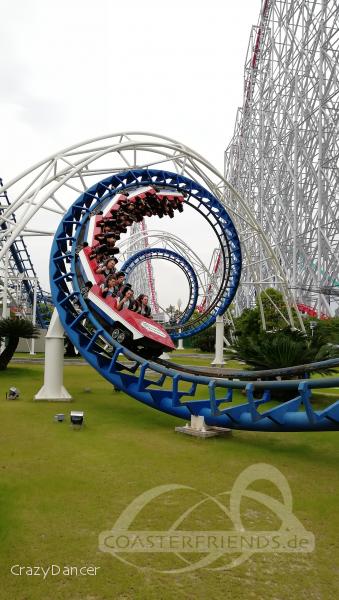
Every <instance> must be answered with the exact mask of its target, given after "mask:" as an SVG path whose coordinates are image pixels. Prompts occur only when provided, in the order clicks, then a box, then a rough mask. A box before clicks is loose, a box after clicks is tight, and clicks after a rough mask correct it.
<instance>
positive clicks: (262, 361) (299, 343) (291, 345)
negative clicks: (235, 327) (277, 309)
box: [235, 329, 339, 372]
mask: <svg viewBox="0 0 339 600" xmlns="http://www.w3.org/2000/svg"><path fill="white" fill-rule="evenodd" d="M235 350H236V355H237V358H240V359H241V360H244V361H245V362H246V363H247V364H248V365H251V366H253V367H254V368H255V369H279V368H283V367H293V366H297V365H305V364H309V363H313V362H318V361H322V360H327V359H330V358H338V357H339V348H338V347H335V346H333V345H331V344H327V343H326V340H325V339H323V337H322V336H321V334H315V335H314V337H307V336H306V335H305V334H303V333H301V332H299V331H291V330H289V329H286V330H282V331H278V332H275V333H273V332H265V331H263V332H261V333H259V334H258V333H256V334H253V335H247V336H246V337H245V336H240V337H239V338H238V341H237V342H236V344H235ZM319 372H321V371H320V370H319Z"/></svg>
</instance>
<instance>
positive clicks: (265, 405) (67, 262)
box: [0, 132, 339, 431]
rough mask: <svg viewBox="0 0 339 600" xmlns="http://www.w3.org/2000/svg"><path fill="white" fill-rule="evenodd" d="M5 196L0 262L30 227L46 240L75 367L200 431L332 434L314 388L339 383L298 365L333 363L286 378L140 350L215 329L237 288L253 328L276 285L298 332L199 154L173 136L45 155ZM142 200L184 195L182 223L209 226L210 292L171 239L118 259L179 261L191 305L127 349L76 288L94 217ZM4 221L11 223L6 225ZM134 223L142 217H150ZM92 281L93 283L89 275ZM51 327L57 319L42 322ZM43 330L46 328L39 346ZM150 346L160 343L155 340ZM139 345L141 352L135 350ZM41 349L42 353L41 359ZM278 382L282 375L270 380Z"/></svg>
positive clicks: (249, 219) (266, 247) (332, 422)
mask: <svg viewBox="0 0 339 600" xmlns="http://www.w3.org/2000/svg"><path fill="white" fill-rule="evenodd" d="M8 190H11V199H12V201H11V204H10V205H9V206H8V208H5V209H4V210H3V212H2V214H1V215H0V221H1V222H4V223H5V224H6V229H3V230H2V231H0V244H1V246H0V260H2V259H3V257H4V256H5V255H6V253H8V251H9V249H10V248H11V246H12V245H13V243H14V242H15V240H16V239H17V238H18V237H19V236H21V235H24V234H25V232H31V231H37V230H38V231H39V234H40V237H39V240H41V244H43V242H44V240H48V239H50V237H49V238H48V236H51V235H52V234H53V242H52V248H51V259H50V283H51V293H52V298H53V302H54V304H55V307H56V309H57V313H58V318H59V323H61V325H62V327H61V325H60V326H59V325H57V329H58V331H57V334H58V337H59V338H60V339H58V342H60V344H59V345H58V347H59V348H60V351H61V352H62V348H63V341H62V328H63V330H64V331H65V333H66V334H67V336H68V337H69V338H70V340H71V341H72V343H73V344H74V345H75V346H76V347H77V349H78V350H79V352H80V353H81V354H82V356H83V357H84V358H85V360H86V361H87V362H88V363H89V364H91V365H92V366H93V367H94V368H95V369H97V371H98V372H99V373H100V374H101V375H102V376H103V377H105V378H106V379H107V380H108V381H109V382H110V383H111V384H113V385H114V386H115V387H116V388H118V389H119V390H121V391H123V392H125V393H126V394H128V395H129V396H131V397H133V398H134V399H136V400H138V401H140V402H143V403H144V404H146V405H148V406H149V407H151V408H154V409H157V410H160V411H163V412H165V413H168V414H170V415H173V416H175V417H179V418H182V419H185V420H189V419H190V417H191V416H192V415H193V416H200V417H204V419H205V422H206V424H207V425H211V426H221V427H229V428H232V429H246V430H257V431H312V430H314V431H316V430H338V429H339V400H336V401H334V402H333V403H331V404H329V405H328V406H326V408H323V409H320V410H317V409H315V405H314V399H313V398H312V390H314V389H326V388H334V393H335V394H336V391H337V390H336V388H337V387H339V378H332V377H331V378H322V379H309V378H307V379H306V378H305V379H304V378H302V376H303V375H304V374H305V373H307V371H308V370H311V369H312V368H322V367H334V366H336V365H337V364H338V363H337V362H336V361H332V362H326V363H325V364H321V365H313V366H310V365H306V366H305V367H303V368H302V367H300V368H299V369H291V370H288V372H285V373H283V371H279V372H273V371H271V372H259V373H256V372H249V371H245V372H241V371H223V370H221V369H215V370H212V369H207V368H204V369H203V370H201V369H200V370H199V371H197V370H196V369H195V368H190V367H186V366H182V365H176V364H175V363H174V362H172V361H171V362H169V361H166V360H164V359H162V358H161V357H159V352H158V350H160V348H159V347H158V348H157V349H156V350H157V351H156V352H155V351H154V345H153V347H152V344H150V346H149V347H148V346H147V345H148V341H149V340H150V339H151V338H152V335H150V333H151V332H152V334H154V335H155V336H157V335H159V336H160V338H161V340H162V341H163V340H165V337H164V336H166V341H168V343H167V344H166V345H167V349H169V350H170V346H171V347H173V346H174V344H173V340H175V339H180V338H188V337H189V336H191V335H193V334H195V333H198V332H200V331H203V330H204V329H206V328H207V327H210V326H211V325H213V323H215V322H216V323H217V324H218V320H219V319H220V318H222V315H224V314H225V311H226V310H227V308H228V307H229V306H230V304H231V303H232V301H233V300H234V298H235V297H236V291H237V288H238V286H239V284H240V282H241V284H242V285H251V286H252V287H253V289H255V290H256V293H257V298H258V302H259V308H260V314H261V317H262V323H263V325H264V324H265V320H264V319H265V315H264V313H263V307H262V306H260V292H261V291H263V290H265V288H266V287H267V285H268V284H269V283H270V282H274V285H275V287H276V289H278V290H279V291H280V292H281V294H282V297H283V299H284V303H285V308H286V319H287V322H288V324H289V325H290V326H291V327H296V328H298V329H301V330H303V327H304V324H303V321H302V319H301V316H300V314H299V313H298V310H297V306H296V303H295V299H294V296H293V294H292V293H291V291H290V284H289V280H288V278H287V276H286V272H285V270H284V268H283V266H282V264H281V261H280V260H279V257H278V256H277V255H276V253H275V252H274V250H273V249H272V245H271V244H270V242H269V240H268V238H267V236H266V234H265V233H264V231H263V229H262V228H261V226H260V224H258V222H257V220H256V219H255V217H254V216H253V211H252V210H251V208H250V207H249V206H248V203H247V202H246V201H245V200H244V199H243V198H242V197H241V195H240V194H239V193H238V191H237V190H236V189H235V187H233V186H232V185H231V184H230V183H229V182H228V181H227V180H226V179H225V177H224V176H223V175H221V174H220V172H219V171H218V170H217V169H216V168H215V167H214V166H213V165H212V164H210V163H209V162H208V161H207V160H206V159H205V158H204V157H202V156H201V155H200V154H198V153H197V152H195V151H194V150H192V149H191V148H189V147H187V146H185V145H183V144H181V143H180V142H177V141H176V140H173V139H171V138H166V137H162V136H158V135H154V134H149V133H144V132H125V133H118V134H113V135H107V136H104V137H101V138H95V139H92V140H88V141H85V142H82V143H81V144H77V145H74V146H71V147H69V148H66V149H64V150H62V151H59V152H57V153H56V154H54V155H52V156H49V157H48V158H47V159H45V160H42V161H41V162H39V163H37V164H35V165H33V167H31V168H30V169H28V170H26V171H25V172H24V173H23V174H21V175H19V176H18V177H16V178H14V179H13V180H12V181H9V182H7V183H6V184H5V185H4V186H3V187H2V188H0V193H4V192H7V191H8ZM147 193H151V194H155V195H159V196H160V197H166V198H167V199H168V200H169V201H170V198H171V197H178V196H180V197H182V203H183V207H184V213H186V210H187V215H186V217H185V218H186V219H187V217H189V215H190V214H191V215H192V214H193V212H194V214H195V215H196V217H197V219H202V220H203V221H204V223H205V226H206V224H208V225H207V226H208V227H209V228H210V229H211V230H212V231H213V236H214V239H217V241H218V249H217V254H218V257H219V258H218V277H217V278H216V282H214V285H213V286H212V288H211V289H209V288H208V285H207V287H206V285H205V288H204V289H203V290H202V289H201V277H200V274H199V273H198V272H197V270H198V269H199V268H200V267H199V265H198V267H197V264H198V263H197V264H193V263H194V261H195V257H194V253H193V255H192V256H193V259H192V260H189V261H187V260H186V259H187V257H184V256H183V255H182V253H181V251H180V244H179V243H178V242H177V240H176V245H175V246H174V245H173V247H172V248H171V249H170V251H169V252H167V251H166V249H164V248H161V247H160V246H159V244H158V243H157V244H156V245H155V246H151V247H150V248H147V249H144V250H142V251H141V252H139V253H138V252H136V253H135V254H133V255H132V256H127V255H126V253H125V254H122V255H121V257H122V261H123V262H122V263H121V266H122V265H123V263H124V268H126V271H127V272H128V271H129V270H133V269H134V268H135V267H136V266H137V265H138V264H139V263H140V261H142V260H152V257H156V256H159V257H160V258H161V259H163V260H170V261H172V262H174V263H175V264H177V265H178V267H179V268H181V269H182V271H183V272H184V273H185V276H186V278H187V280H188V282H189V289H190V296H189V302H188V304H187V307H186V308H185V309H184V311H183V315H182V317H181V319H180V320H179V321H178V322H177V323H171V324H170V326H169V327H168V328H167V330H166V331H165V332H163V331H162V326H159V324H158V323H154V322H152V320H150V321H151V322H148V320H147V319H143V321H144V323H146V329H145V328H144V330H143V331H144V335H143V336H141V337H143V338H144V339H143V340H142V342H141V343H140V344H139V343H135V342H137V340H138V339H140V336H139V338H137V334H136V336H135V337H133V343H131V338H129V340H128V339H127V338H124V339H122V336H120V335H119V334H120V332H119V334H118V335H117V337H113V331H114V329H117V328H116V327H115V316H116V314H117V313H116V311H115V307H114V306H111V307H110V306H109V303H108V304H107V303H106V302H101V303H100V307H99V309H98V305H97V306H96V305H95V304H96V302H95V301H93V298H91V297H90V295H88V297H87V298H86V297H85V295H82V293H81V291H82V289H83V284H84V282H85V280H91V278H92V277H93V278H95V275H96V273H95V271H96V269H95V268H94V267H95V263H94V262H92V264H91V261H93V260H94V259H93V258H91V256H90V254H89V253H90V252H91V250H95V248H94V246H95V235H96V233H95V232H96V229H97V226H98V224H99V219H100V218H102V217H105V215H104V214H103V213H105V211H106V213H107V216H109V215H112V213H111V212H110V211H112V210H113V208H114V206H115V205H116V204H117V200H118V199H119V195H123V196H127V194H128V196H127V197H129V195H131V196H134V197H138V196H141V197H142V195H145V194H147ZM67 202H68V203H69V204H68V206H65V204H66V203H67ZM141 204H142V203H141ZM42 208H43V209H44V214H46V213H47V212H48V211H49V214H50V215H51V217H53V218H54V219H55V214H56V213H57V214H59V215H60V217H59V220H60V223H59V226H58V228H57V229H56V228H54V231H51V230H50V229H49V230H46V229H44V225H43V223H42V222H39V221H38V218H39V214H40V212H41V209H42ZM175 212H176V215H175V219H181V218H183V217H181V215H180V214H179V212H180V211H175ZM14 214H15V215H16V217H17V218H16V220H14V219H13V218H12V215H14ZM144 218H145V221H146V220H147V218H148V216H147V215H146V216H144ZM44 222H46V220H44ZM171 222H172V221H171ZM187 222H188V221H187V220H186V223H187ZM28 227H29V229H27V228H28ZM55 231H56V232H55ZM174 237H175V236H174ZM85 242H86V243H87V248H88V249H89V250H88V249H87V250H86V245H85ZM121 245H123V244H121ZM174 248H175V249H174ZM167 250H168V249H167ZM86 255H88V260H87V259H86V260H87V264H86V260H85V258H84V256H86ZM262 265H264V266H265V270H264V272H263V269H262ZM244 273H245V274H246V275H245V276H246V280H245V281H243V279H244ZM263 275H264V278H263ZM197 282H198V291H197ZM92 283H93V282H92ZM205 283H206V282H205ZM94 285H99V282H97V281H96V280H95V284H93V287H94ZM140 291H142V290H140ZM206 291H207V292H208V293H206ZM97 292H98V294H99V290H97ZM205 298H206V299H205ZM202 299H205V300H204V302H203V303H202V302H201V300H202ZM100 301H102V298H100ZM195 308H197V310H195ZM293 308H294V310H293ZM126 310H128V309H126ZM114 315H115V316H114ZM116 321H118V319H116ZM126 321H127V322H128V319H126ZM119 322H120V323H121V321H119ZM55 323H56V317H55V318H53V319H52V325H51V327H52V326H53V324H54V325H55ZM124 326H126V323H125V324H124ZM142 326H143V325H142V324H141V327H142ZM118 328H119V327H118ZM127 329H128V327H127ZM136 329H137V328H136ZM152 330H153V331H152ZM146 332H147V333H146ZM159 332H160V333H159ZM139 333H140V329H139ZM161 334H163V335H161ZM53 335H54V333H53V334H52V333H51V334H49V333H48V334H47V339H49V337H51V338H53ZM119 340H120V341H119ZM158 342H160V345H161V341H160V339H158ZM46 348H47V346H46ZM147 349H148V350H149V352H144V350H147ZM161 349H162V348H161ZM47 354H48V353H47V351H46V357H47ZM46 360H47V359H46ZM58 360H59V359H58ZM56 362H57V361H56ZM56 362H55V363H53V361H52V362H51V364H50V370H49V371H48V377H53V369H54V370H55V365H56ZM46 364H47V363H46ZM282 375H288V377H289V378H290V379H288V380H285V381H280V380H279V379H281V376H282ZM46 377H47V376H46ZM275 390H279V391H280V393H281V391H283V392H284V391H285V392H286V396H288V397H289V398H291V396H292V398H291V399H288V400H287V401H284V402H280V401H278V400H276V398H275ZM63 391H65V390H63ZM239 393H240V396H239ZM37 396H38V395H37ZM37 396H36V397H37ZM42 396H43V394H40V396H39V398H40V399H41V397H42ZM54 397H55V396H54ZM63 397H65V396H63ZM334 397H335V396H334ZM49 398H51V397H49ZM239 398H240V399H239Z"/></svg>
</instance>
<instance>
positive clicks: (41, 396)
mask: <svg viewBox="0 0 339 600" xmlns="http://www.w3.org/2000/svg"><path fill="white" fill-rule="evenodd" d="M34 400H38V401H44V400H45V401H47V402H71V401H72V396H71V395H70V394H69V393H68V391H67V390H66V389H65V388H64V386H61V388H60V390H59V393H58V394H56V393H53V392H52V393H51V391H50V390H49V389H48V388H46V386H44V385H43V386H42V388H41V390H39V392H38V393H37V394H35V396H34Z"/></svg>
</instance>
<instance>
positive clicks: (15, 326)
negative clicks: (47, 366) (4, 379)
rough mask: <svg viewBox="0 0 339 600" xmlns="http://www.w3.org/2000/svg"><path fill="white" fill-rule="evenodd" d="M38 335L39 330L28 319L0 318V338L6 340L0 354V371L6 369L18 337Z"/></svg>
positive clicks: (35, 336)
mask: <svg viewBox="0 0 339 600" xmlns="http://www.w3.org/2000/svg"><path fill="white" fill-rule="evenodd" d="M38 336H39V330H38V329H37V327H35V326H34V325H33V323H32V322H31V321H29V320H28V319H18V318H17V317H15V318H14V319H12V318H8V319H0V340H1V341H3V340H4V339H5V340H6V344H5V348H4V350H3V351H2V352H1V354H0V371H4V370H5V369H7V366H8V363H9V362H10V360H11V358H12V357H13V354H14V352H15V351H16V349H17V347H18V343H19V339H20V338H26V339H30V338H37V337H38Z"/></svg>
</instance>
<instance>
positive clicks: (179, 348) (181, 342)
mask: <svg viewBox="0 0 339 600" xmlns="http://www.w3.org/2000/svg"><path fill="white" fill-rule="evenodd" d="M180 333H181V329H180ZM177 350H185V348H184V340H183V339H182V338H180V340H178V347H177Z"/></svg>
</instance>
